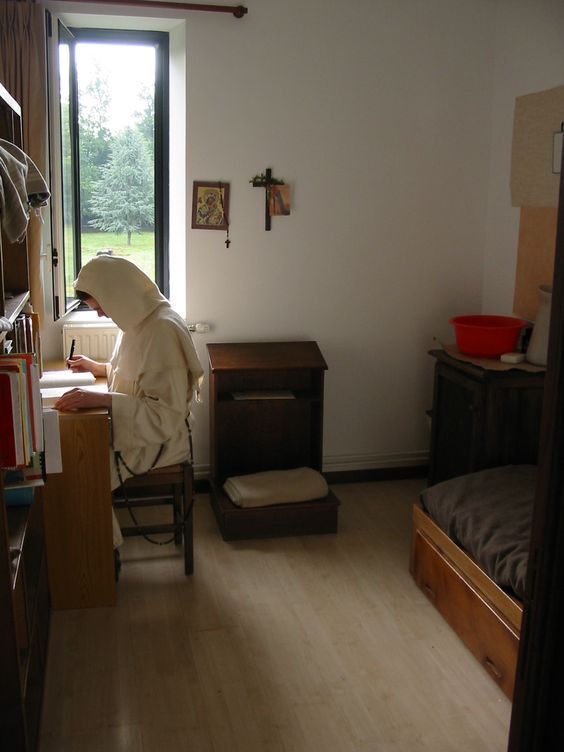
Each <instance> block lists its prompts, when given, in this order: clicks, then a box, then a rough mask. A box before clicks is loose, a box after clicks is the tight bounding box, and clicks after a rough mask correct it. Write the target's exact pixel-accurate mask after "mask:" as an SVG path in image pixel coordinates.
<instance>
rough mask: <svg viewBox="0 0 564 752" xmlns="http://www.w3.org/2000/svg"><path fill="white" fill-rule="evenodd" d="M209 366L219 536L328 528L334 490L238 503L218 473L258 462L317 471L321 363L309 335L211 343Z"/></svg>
mask: <svg viewBox="0 0 564 752" xmlns="http://www.w3.org/2000/svg"><path fill="white" fill-rule="evenodd" d="M208 353H209V366H210V457H211V478H210V480H211V487H212V492H211V500H212V506H213V508H214V512H215V514H216V517H217V520H218V523H219V525H220V529H221V532H222V535H223V537H224V538H225V539H227V540H229V539H233V538H247V537H262V536H268V535H294V534H304V533H318V532H335V531H336V529H337V507H338V501H337V499H336V497H335V496H334V495H333V494H332V493H330V494H329V496H328V497H326V498H325V499H322V500H316V501H314V502H308V503H306V502H303V503H299V504H288V505H278V506H276V507H262V508H259V509H240V508H238V507H235V506H234V505H233V504H231V502H230V501H229V499H228V497H227V496H226V495H225V493H224V492H223V490H222V486H223V483H224V482H225V480H226V478H228V477H230V476H234V475H246V474H250V473H257V472H261V471H266V470H288V469H291V468H297V467H304V466H305V467H311V468H313V469H315V470H318V471H321V465H322V448H323V384H324V374H325V370H326V369H327V364H326V363H325V360H324V358H323V356H322V354H321V352H320V350H319V347H318V346H317V343H316V342H255V343H240V342H237V343H226V344H221V343H215V344H209V345H208Z"/></svg>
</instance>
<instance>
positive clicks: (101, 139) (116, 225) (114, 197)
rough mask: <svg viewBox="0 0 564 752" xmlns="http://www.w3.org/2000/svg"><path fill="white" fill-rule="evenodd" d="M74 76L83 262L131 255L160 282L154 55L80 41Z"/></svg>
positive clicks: (68, 228)
mask: <svg viewBox="0 0 564 752" xmlns="http://www.w3.org/2000/svg"><path fill="white" fill-rule="evenodd" d="M76 71H77V85H78V151H79V169H80V182H79V185H80V230H79V232H80V242H81V263H82V264H85V263H86V262H87V261H88V260H89V259H90V258H92V257H93V256H95V255H96V254H97V253H101V252H106V253H112V254H115V255H119V256H126V257H127V258H129V259H130V260H131V261H134V262H135V263H136V264H138V265H139V266H140V267H141V268H142V269H143V270H144V271H145V272H146V273H147V274H148V275H149V276H150V277H151V278H152V279H155V234H154V87H155V49H154V47H152V46H150V45H146V46H145V45H132V44H103V43H94V42H79V43H78V44H77V45H76ZM63 110H64V108H63ZM63 132H64V130H63ZM64 170H65V166H64V165H63V172H64ZM69 204H70V202H69ZM69 204H67V205H69ZM65 215H66V217H65V235H66V234H67V232H72V221H71V220H70V219H69V217H68V215H67V211H66V210H65ZM65 246H67V239H65ZM69 247H72V246H71V245H70V243H69ZM70 266H73V265H70ZM69 271H70V272H71V273H70V275H69V276H67V279H66V285H67V295H70V296H72V276H74V272H73V271H72V270H69Z"/></svg>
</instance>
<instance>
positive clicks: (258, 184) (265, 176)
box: [249, 167, 284, 231]
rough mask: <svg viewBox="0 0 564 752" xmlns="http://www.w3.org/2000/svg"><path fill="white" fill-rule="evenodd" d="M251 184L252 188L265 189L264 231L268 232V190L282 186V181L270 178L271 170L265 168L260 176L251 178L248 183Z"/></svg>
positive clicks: (269, 225)
mask: <svg viewBox="0 0 564 752" xmlns="http://www.w3.org/2000/svg"><path fill="white" fill-rule="evenodd" d="M249 182H250V183H252V185H253V188H264V189H265V198H264V229H265V230H267V231H268V230H270V227H271V224H270V189H271V187H272V186H273V185H284V181H283V180H278V178H273V177H272V168H270V167H267V168H266V170H265V172H263V173H261V174H260V175H255V176H254V178H251V180H250V181H249Z"/></svg>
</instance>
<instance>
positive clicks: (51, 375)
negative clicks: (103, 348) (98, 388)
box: [39, 369, 96, 389]
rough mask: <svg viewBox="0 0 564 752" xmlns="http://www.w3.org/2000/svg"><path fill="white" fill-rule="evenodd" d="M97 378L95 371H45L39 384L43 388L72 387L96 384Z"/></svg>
mask: <svg viewBox="0 0 564 752" xmlns="http://www.w3.org/2000/svg"><path fill="white" fill-rule="evenodd" d="M95 383H96V378H95V376H94V374H93V373H90V372H89V371H85V372H84V373H78V372H75V371H71V370H70V369H68V370H66V371H43V376H41V378H40V379H39V386H40V387H41V389H48V388H52V387H59V386H66V387H68V388H69V389H72V388H73V387H75V386H85V385H87V384H95Z"/></svg>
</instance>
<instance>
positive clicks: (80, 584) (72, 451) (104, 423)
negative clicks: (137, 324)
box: [42, 366, 116, 609]
mask: <svg viewBox="0 0 564 752" xmlns="http://www.w3.org/2000/svg"><path fill="white" fill-rule="evenodd" d="M51 367H52V366H51ZM59 415H60V431H61V453H62V460H63V472H62V473H57V474H54V475H48V476H47V483H46V484H45V486H44V487H43V489H42V490H43V500H44V515H45V544H46V552H47V566H48V570H49V584H50V588H51V602H52V607H53V608H54V609H67V608H92V607H97V606H114V605H115V602H116V587H115V574H114V557H113V537H112V515H111V510H112V494H111V488H110V486H111V484H110V464H109V450H108V448H109V446H110V420H109V415H108V412H107V410H101V409H100V410H82V411H80V412H76V413H60V414H59Z"/></svg>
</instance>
